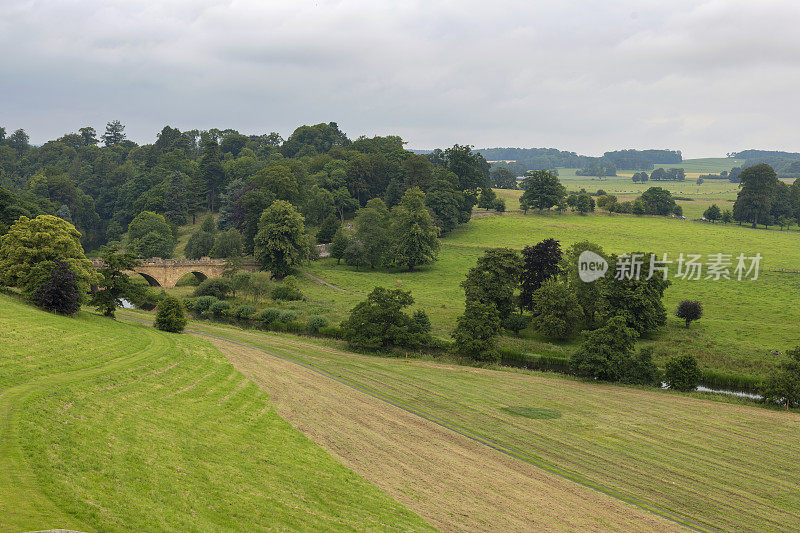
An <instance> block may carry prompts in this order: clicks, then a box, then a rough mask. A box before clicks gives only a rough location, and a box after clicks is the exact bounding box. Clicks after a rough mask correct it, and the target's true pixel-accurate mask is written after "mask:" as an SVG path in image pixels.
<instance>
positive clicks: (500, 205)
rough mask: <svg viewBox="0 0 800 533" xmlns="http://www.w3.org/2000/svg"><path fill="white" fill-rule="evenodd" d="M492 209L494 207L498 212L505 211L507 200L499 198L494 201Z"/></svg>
mask: <svg viewBox="0 0 800 533" xmlns="http://www.w3.org/2000/svg"><path fill="white" fill-rule="evenodd" d="M492 209H494V210H495V211H497V212H498V213H505V211H506V201H505V200H503V199H502V198H497V199H496V200H495V201H494V202H492Z"/></svg>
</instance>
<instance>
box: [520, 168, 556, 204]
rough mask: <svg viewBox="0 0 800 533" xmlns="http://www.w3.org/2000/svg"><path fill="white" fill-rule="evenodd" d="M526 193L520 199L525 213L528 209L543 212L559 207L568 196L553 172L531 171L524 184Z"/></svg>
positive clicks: (527, 173) (527, 174)
mask: <svg viewBox="0 0 800 533" xmlns="http://www.w3.org/2000/svg"><path fill="white" fill-rule="evenodd" d="M522 187H523V188H524V189H525V192H523V193H522V196H520V198H519V205H520V207H521V208H522V210H523V211H524V212H526V213H527V212H528V209H538V210H539V211H543V210H545V209H550V208H552V207H553V206H556V205H558V204H559V203H561V201H562V200H564V199H565V198H566V196H567V190H566V189H565V188H564V186H563V185H562V184H561V182H560V181H559V180H558V175H557V174H555V173H554V172H553V171H551V170H529V171H528V172H526V173H525V179H524V180H523V182H522Z"/></svg>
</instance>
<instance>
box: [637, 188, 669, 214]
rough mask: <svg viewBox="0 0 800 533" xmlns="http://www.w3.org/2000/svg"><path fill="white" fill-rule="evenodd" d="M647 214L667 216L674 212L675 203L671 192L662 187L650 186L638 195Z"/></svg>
mask: <svg viewBox="0 0 800 533" xmlns="http://www.w3.org/2000/svg"><path fill="white" fill-rule="evenodd" d="M639 200H641V201H642V205H643V206H644V212H645V214H648V215H661V216H667V215H671V214H673V213H674V212H675V207H676V205H677V204H676V203H675V200H674V199H673V198H672V194H671V193H670V192H669V191H668V190H666V189H664V188H662V187H650V188H649V189H647V190H646V191H644V192H643V193H642V196H640V197H639Z"/></svg>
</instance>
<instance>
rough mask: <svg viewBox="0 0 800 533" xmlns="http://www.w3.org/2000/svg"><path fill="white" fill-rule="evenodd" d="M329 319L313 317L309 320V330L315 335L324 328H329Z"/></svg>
mask: <svg viewBox="0 0 800 533" xmlns="http://www.w3.org/2000/svg"><path fill="white" fill-rule="evenodd" d="M327 325H328V319H327V318H325V317H324V316H312V317H309V319H308V330H309V331H313V332H314V333H316V332H318V331H319V330H321V329H322V328H324V327H327Z"/></svg>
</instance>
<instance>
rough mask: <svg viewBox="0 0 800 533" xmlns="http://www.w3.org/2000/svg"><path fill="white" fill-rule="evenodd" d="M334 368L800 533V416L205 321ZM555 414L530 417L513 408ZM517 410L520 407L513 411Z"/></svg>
mask: <svg viewBox="0 0 800 533" xmlns="http://www.w3.org/2000/svg"><path fill="white" fill-rule="evenodd" d="M193 327H199V328H200V329H202V330H204V331H209V332H213V333H215V334H218V335H223V336H225V337H229V338H236V339H240V340H244V341H246V342H249V343H251V344H254V345H258V346H261V347H263V348H265V349H267V350H270V351H272V352H274V353H279V354H281V355H284V356H289V357H292V358H295V359H298V360H301V361H304V362H306V363H309V364H311V365H313V366H315V367H317V368H320V369H324V370H326V371H328V372H330V373H332V374H333V375H335V376H338V377H340V378H343V379H345V380H347V381H348V382H351V383H353V384H355V385H357V386H358V387H361V388H363V389H364V390H370V391H374V392H376V393H378V394H380V395H384V396H387V397H388V398H391V399H392V400H393V401H396V402H398V403H400V404H402V405H405V406H407V407H409V408H412V409H414V410H417V411H418V412H421V413H424V414H426V415H432V416H435V417H437V418H438V419H440V420H442V421H444V422H445V423H447V424H450V425H452V426H454V427H460V428H464V429H467V430H470V431H473V432H475V433H477V434H478V435H481V436H483V437H486V438H489V439H492V440H493V441H495V442H498V443H500V444H502V445H504V446H507V447H509V448H511V449H512V450H515V451H517V452H519V453H522V454H525V455H527V456H529V457H532V458H534V459H535V460H536V461H538V462H539V463H540V464H542V465H544V466H545V467H546V468H559V469H563V470H566V471H568V472H571V473H572V474H573V475H574V476H576V477H577V478H578V479H582V480H585V481H588V482H590V483H595V484H597V485H598V486H599V487H600V488H601V489H602V490H606V491H615V492H619V493H621V495H622V496H623V497H633V498H636V499H637V500H640V501H644V502H646V503H649V504H652V505H655V506H658V507H659V508H662V509H667V510H670V511H672V512H674V513H678V514H680V515H682V516H684V517H688V518H690V519H691V520H694V521H696V522H699V523H701V524H704V525H706V526H710V527H712V528H714V529H720V530H727V531H741V530H758V531H769V530H796V529H798V528H800V512H799V511H798V509H800V493H798V492H797V490H796V488H797V487H796V480H797V479H798V477H800V467H799V466H798V465H800V443H798V441H797V439H796V438H795V436H796V435H797V432H798V431H800V416H799V415H798V414H797V413H785V412H781V411H769V410H764V409H760V408H756V407H750V406H745V405H735V404H727V403H718V402H714V401H710V400H708V399H704V398H703V397H702V395H700V394H695V395H683V394H675V393H668V392H659V391H650V390H639V389H634V388H625V387H618V386H613V385H597V384H592V383H586V382H581V381H575V380H571V379H567V378H556V377H553V376H552V375H545V374H538V373H531V372H502V373H500V372H497V371H493V370H479V369H472V368H464V367H452V366H447V365H439V364H434V363H428V362H417V361H411V362H408V361H403V360H397V359H385V358H378V357H369V356H361V355H354V354H349V353H346V352H342V351H339V350H336V349H331V348H330V347H329V346H336V345H337V344H334V343H330V342H328V343H326V345H320V344H316V346H315V344H314V343H318V341H313V340H308V339H303V340H298V339H297V338H296V337H294V338H293V337H291V336H286V335H268V334H261V333H247V332H242V331H240V330H235V329H233V328H223V327H219V326H211V325H208V324H198V325H195V326H193ZM506 407H511V408H534V409H541V408H544V409H548V410H554V411H556V413H557V414H558V415H560V417H558V418H550V419H530V418H525V417H521V416H516V415H514V414H511V413H509V412H507V411H506V410H504V408H506ZM512 411H513V409H512Z"/></svg>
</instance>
